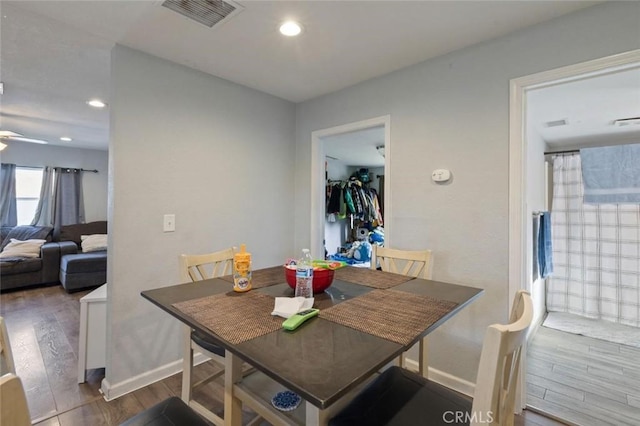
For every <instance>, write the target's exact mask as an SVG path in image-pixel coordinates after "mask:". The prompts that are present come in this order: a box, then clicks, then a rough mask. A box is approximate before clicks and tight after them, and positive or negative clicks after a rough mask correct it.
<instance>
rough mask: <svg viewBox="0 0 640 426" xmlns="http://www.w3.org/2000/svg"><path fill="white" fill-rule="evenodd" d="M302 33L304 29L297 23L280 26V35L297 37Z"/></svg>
mask: <svg viewBox="0 0 640 426" xmlns="http://www.w3.org/2000/svg"><path fill="white" fill-rule="evenodd" d="M301 32H302V27H301V26H300V24H298V23H297V22H295V21H287V22H285V23H284V24H282V25H280V33H281V34H282V35H286V36H288V37H293V36H297V35H298V34H300V33H301Z"/></svg>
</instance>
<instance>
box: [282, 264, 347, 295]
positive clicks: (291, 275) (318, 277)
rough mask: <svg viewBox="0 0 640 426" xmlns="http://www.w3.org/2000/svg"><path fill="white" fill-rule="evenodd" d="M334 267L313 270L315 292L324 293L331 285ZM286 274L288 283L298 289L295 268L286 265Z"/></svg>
mask: <svg viewBox="0 0 640 426" xmlns="http://www.w3.org/2000/svg"><path fill="white" fill-rule="evenodd" d="M334 272H335V271H334V270H333V269H314V270H313V293H314V294H316V293H322V292H323V291H325V290H326V289H328V288H329V286H331V283H332V282H333V273H334ZM284 274H285V277H286V278H287V284H289V287H291V288H292V289H294V290H295V289H296V270H295V268H287V267H286V266H285V267H284Z"/></svg>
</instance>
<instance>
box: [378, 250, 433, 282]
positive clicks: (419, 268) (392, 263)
mask: <svg viewBox="0 0 640 426" xmlns="http://www.w3.org/2000/svg"><path fill="white" fill-rule="evenodd" d="M378 263H379V264H380V268H382V270H383V271H387V272H393V273H396V274H401V275H407V276H410V277H416V278H424V279H430V278H431V250H398V249H391V248H386V247H379V246H377V245H375V244H374V245H373V250H372V255H371V269H376V268H377V266H378Z"/></svg>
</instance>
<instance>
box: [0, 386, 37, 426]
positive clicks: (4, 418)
mask: <svg viewBox="0 0 640 426" xmlns="http://www.w3.org/2000/svg"><path fill="white" fill-rule="evenodd" d="M0 425H7V426H9V425H10V426H31V415H30V414H29V406H28V405H27V397H26V395H25V393H24V388H23V387H22V382H21V381H20V378H19V377H18V376H16V375H15V374H11V373H9V374H5V375H4V376H2V377H0Z"/></svg>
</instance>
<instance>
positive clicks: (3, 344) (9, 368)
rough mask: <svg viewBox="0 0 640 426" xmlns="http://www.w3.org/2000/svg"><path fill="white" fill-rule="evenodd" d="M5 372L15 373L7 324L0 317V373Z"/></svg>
mask: <svg viewBox="0 0 640 426" xmlns="http://www.w3.org/2000/svg"><path fill="white" fill-rule="evenodd" d="M5 373H12V374H16V365H15V363H14V362H13V353H12V352H11V342H9V333H7V325H6V324H5V322H4V318H2V317H0V374H5Z"/></svg>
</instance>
